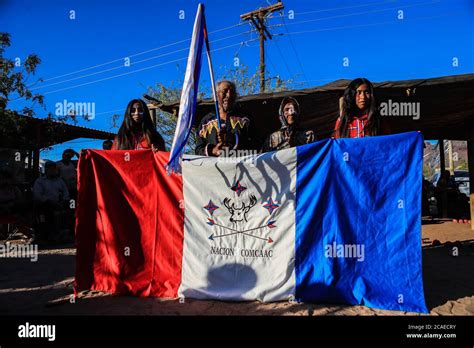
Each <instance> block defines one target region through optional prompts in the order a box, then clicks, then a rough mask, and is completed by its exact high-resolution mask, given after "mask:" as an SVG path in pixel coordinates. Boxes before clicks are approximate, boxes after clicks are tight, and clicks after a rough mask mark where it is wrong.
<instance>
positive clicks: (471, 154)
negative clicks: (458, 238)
mask: <svg viewBox="0 0 474 348" xmlns="http://www.w3.org/2000/svg"><path fill="white" fill-rule="evenodd" d="M467 164H468V170H469V197H470V210H471V230H474V122H472V123H471V125H470V131H469V138H468V140H467Z"/></svg>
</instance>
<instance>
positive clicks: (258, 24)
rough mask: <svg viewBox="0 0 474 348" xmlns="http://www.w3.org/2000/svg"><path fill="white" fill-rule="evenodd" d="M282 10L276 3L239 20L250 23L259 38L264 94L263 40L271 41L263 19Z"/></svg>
mask: <svg viewBox="0 0 474 348" xmlns="http://www.w3.org/2000/svg"><path fill="white" fill-rule="evenodd" d="M282 9H283V3H282V2H281V1H278V2H277V3H276V4H274V5H271V6H268V7H264V8H259V9H258V10H255V11H252V12H248V13H245V14H243V15H240V19H241V20H243V21H250V22H251V23H252V25H253V26H254V27H255V30H257V32H258V36H259V38H260V93H263V92H265V40H267V39H268V40H271V39H272V34H270V32H269V31H268V29H267V27H266V25H265V18H266V17H267V16H268V15H269V14H270V13H272V12H275V11H279V10H282Z"/></svg>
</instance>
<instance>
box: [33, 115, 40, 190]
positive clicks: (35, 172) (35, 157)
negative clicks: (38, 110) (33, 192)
mask: <svg viewBox="0 0 474 348" xmlns="http://www.w3.org/2000/svg"><path fill="white" fill-rule="evenodd" d="M40 140H41V125H40V124H39V123H37V124H36V139H35V142H34V150H33V182H34V181H35V180H36V179H37V178H38V177H39V175H40V174H39V162H40V151H41V148H40Z"/></svg>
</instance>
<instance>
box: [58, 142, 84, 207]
mask: <svg viewBox="0 0 474 348" xmlns="http://www.w3.org/2000/svg"><path fill="white" fill-rule="evenodd" d="M74 156H76V157H77V158H79V154H78V153H77V152H76V151H74V150H73V149H66V150H64V152H63V159H62V160H60V161H58V162H56V165H57V170H58V176H59V177H60V178H61V179H63V180H64V183H65V184H66V186H67V189H68V192H69V196H70V198H72V199H76V197H77V171H76V165H75V164H74V163H73V162H72V161H71V159H72V158H73V157H74Z"/></svg>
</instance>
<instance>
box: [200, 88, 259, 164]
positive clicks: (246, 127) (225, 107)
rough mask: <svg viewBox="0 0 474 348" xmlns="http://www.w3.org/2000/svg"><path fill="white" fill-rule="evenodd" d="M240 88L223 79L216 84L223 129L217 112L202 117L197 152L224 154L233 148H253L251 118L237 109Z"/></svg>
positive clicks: (214, 154)
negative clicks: (236, 103)
mask: <svg viewBox="0 0 474 348" xmlns="http://www.w3.org/2000/svg"><path fill="white" fill-rule="evenodd" d="M236 98H237V91H236V87H235V84H234V83H233V82H231V81H227V80H223V81H219V83H218V84H217V100H218V102H219V116H220V121H221V129H219V127H218V124H217V119H216V115H215V113H209V114H207V115H206V116H204V118H203V119H202V120H201V123H200V125H199V128H198V130H197V140H196V148H195V153H196V155H202V156H221V155H223V154H224V155H225V154H226V153H228V151H230V150H253V149H256V148H255V146H254V143H253V142H254V140H253V139H252V137H251V135H250V134H251V130H250V120H249V118H248V117H246V116H243V115H242V114H241V113H240V112H239V111H238V110H237V109H236V108H235V100H236Z"/></svg>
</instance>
